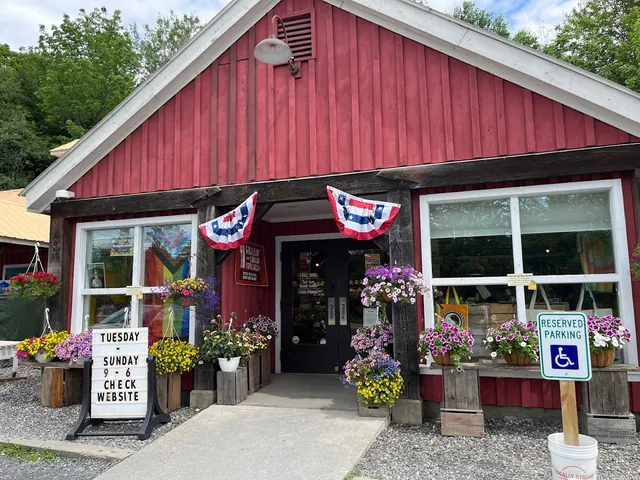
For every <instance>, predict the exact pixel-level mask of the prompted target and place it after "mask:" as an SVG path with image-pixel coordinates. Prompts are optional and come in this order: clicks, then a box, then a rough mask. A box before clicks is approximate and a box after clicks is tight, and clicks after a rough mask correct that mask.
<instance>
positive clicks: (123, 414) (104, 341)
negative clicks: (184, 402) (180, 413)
mask: <svg viewBox="0 0 640 480" xmlns="http://www.w3.org/2000/svg"><path fill="white" fill-rule="evenodd" d="M92 336H93V344H92V358H91V359H90V360H86V361H85V364H84V388H83V393H82V409H81V411H80V418H79V419H78V421H77V422H76V424H75V425H74V426H73V428H72V429H71V431H70V432H69V433H68V434H67V440H75V439H76V438H77V437H78V436H102V435H108V436H120V435H137V436H138V438H139V439H140V440H145V439H147V438H149V436H150V435H151V430H152V429H153V427H154V425H156V424H157V423H168V422H169V421H170V418H169V415H168V414H167V413H166V412H164V411H163V410H162V409H161V408H160V406H159V404H158V395H157V387H156V369H155V359H154V358H153V357H151V358H149V357H148V350H149V346H148V342H149V329H148V328H146V327H145V328H119V329H95V330H93V332H92ZM133 419H139V420H144V423H143V425H142V428H141V429H140V430H139V431H138V432H84V429H85V428H86V427H88V426H89V425H97V424H100V423H103V422H104V421H108V420H133Z"/></svg>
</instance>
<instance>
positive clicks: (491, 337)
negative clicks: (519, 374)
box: [483, 319, 540, 366]
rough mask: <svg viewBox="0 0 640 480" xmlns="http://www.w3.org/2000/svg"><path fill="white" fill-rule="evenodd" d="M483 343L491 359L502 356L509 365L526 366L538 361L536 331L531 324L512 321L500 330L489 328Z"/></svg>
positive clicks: (505, 323)
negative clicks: (489, 352)
mask: <svg viewBox="0 0 640 480" xmlns="http://www.w3.org/2000/svg"><path fill="white" fill-rule="evenodd" d="M483 343H484V344H485V346H486V348H487V350H490V351H491V358H496V357H498V355H502V356H503V357H504V359H505V361H506V362H507V363H508V364H509V365H517V366H527V365H529V364H530V363H531V362H532V361H534V360H535V361H537V360H538V351H539V349H540V346H539V345H538V329H537V328H536V326H535V325H534V323H533V322H522V321H518V320H516V319H513V320H509V321H508V322H504V323H503V324H502V325H500V328H489V329H487V335H486V338H485V339H484V340H483Z"/></svg>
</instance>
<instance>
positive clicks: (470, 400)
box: [440, 367, 484, 438]
mask: <svg viewBox="0 0 640 480" xmlns="http://www.w3.org/2000/svg"><path fill="white" fill-rule="evenodd" d="M442 397H443V401H442V405H441V408H440V424H441V426H442V435H445V436H450V437H479V438H482V437H484V413H483V411H482V407H481V406H480V382H479V373H478V370H475V369H469V370H464V371H462V372H458V371H456V369H455V368H453V369H452V368H451V367H442Z"/></svg>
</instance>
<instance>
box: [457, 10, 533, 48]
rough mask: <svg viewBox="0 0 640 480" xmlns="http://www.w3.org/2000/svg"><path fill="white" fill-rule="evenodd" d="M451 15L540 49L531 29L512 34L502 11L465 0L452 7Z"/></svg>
mask: <svg viewBox="0 0 640 480" xmlns="http://www.w3.org/2000/svg"><path fill="white" fill-rule="evenodd" d="M452 15H453V16H454V17H455V18H457V19H459V20H463V21H465V22H467V23H470V24H471V25H475V26H476V27H480V28H483V29H485V30H489V31H490V32H493V33H496V34H498V35H500V36H501V37H504V38H509V39H511V40H513V41H514V42H518V43H521V44H522V45H526V46H527V47H530V48H535V49H537V50H538V49H540V42H539V41H538V37H536V35H535V34H534V33H533V32H532V31H530V30H527V29H526V28H523V29H520V30H518V31H517V32H516V33H515V35H513V36H512V35H511V31H510V30H509V22H507V20H506V19H505V18H504V15H502V13H499V14H497V15H496V14H494V13H492V12H489V11H488V10H485V9H484V8H480V7H478V6H477V5H476V4H475V3H474V2H472V1H469V0H465V1H464V2H462V4H461V5H458V6H457V7H455V8H454V9H453V13H452Z"/></svg>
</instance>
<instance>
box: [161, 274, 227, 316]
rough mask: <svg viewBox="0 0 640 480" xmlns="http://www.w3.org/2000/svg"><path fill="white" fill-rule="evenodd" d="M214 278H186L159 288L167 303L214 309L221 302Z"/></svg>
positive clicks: (205, 309)
mask: <svg viewBox="0 0 640 480" xmlns="http://www.w3.org/2000/svg"><path fill="white" fill-rule="evenodd" d="M214 285H215V282H214V281H213V280H205V279H202V278H185V279H182V280H175V281H173V282H171V283H170V284H168V285H165V286H164V287H161V288H160V289H158V290H157V293H159V294H160V297H161V298H162V299H163V300H164V302H165V303H168V304H171V305H180V306H183V307H192V306H198V307H201V308H202V309H203V310H204V311H213V310H214V309H215V308H216V306H217V305H218V303H219V298H218V294H217V293H216V291H215V289H214Z"/></svg>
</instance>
